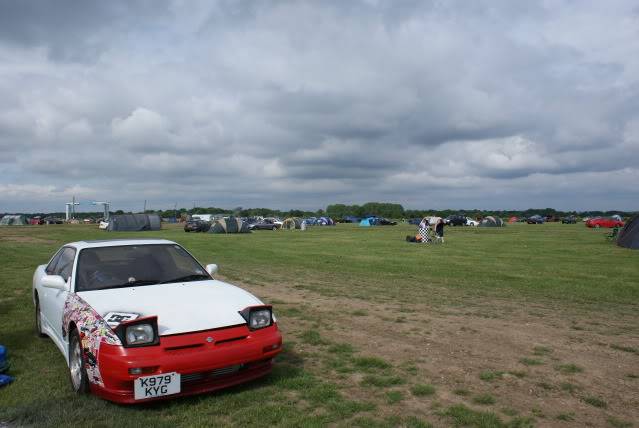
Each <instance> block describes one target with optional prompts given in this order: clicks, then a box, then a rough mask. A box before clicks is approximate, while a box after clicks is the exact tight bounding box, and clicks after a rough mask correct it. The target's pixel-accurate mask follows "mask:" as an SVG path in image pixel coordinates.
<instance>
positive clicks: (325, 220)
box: [317, 217, 335, 226]
mask: <svg viewBox="0 0 639 428" xmlns="http://www.w3.org/2000/svg"><path fill="white" fill-rule="evenodd" d="M317 225H318V226H334V225H335V222H333V219H332V218H330V217H320V218H318V219H317Z"/></svg>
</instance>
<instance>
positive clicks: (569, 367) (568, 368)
mask: <svg viewBox="0 0 639 428" xmlns="http://www.w3.org/2000/svg"><path fill="white" fill-rule="evenodd" d="M555 370H557V371H558V372H560V373H563V374H575V373H581V372H583V371H584V369H583V368H581V367H579V366H578V365H577V364H573V363H569V364H557V365H556V366H555Z"/></svg>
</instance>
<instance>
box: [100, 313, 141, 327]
mask: <svg viewBox="0 0 639 428" xmlns="http://www.w3.org/2000/svg"><path fill="white" fill-rule="evenodd" d="M139 316H140V314H134V313H128V312H109V313H108V314H106V315H105V316H104V317H103V318H104V321H106V323H107V324H108V325H109V327H111V328H115V327H117V326H118V325H120V324H121V323H123V322H126V321H132V320H134V319H136V318H138V317H139Z"/></svg>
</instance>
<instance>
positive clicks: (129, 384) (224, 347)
mask: <svg viewBox="0 0 639 428" xmlns="http://www.w3.org/2000/svg"><path fill="white" fill-rule="evenodd" d="M209 338H211V339H212V341H211V339H209ZM281 349H282V335H281V334H280V332H279V331H278V328H277V324H275V325H273V326H271V327H267V328H265V329H262V330H257V331H250V330H249V329H248V328H247V327H246V326H245V325H242V326H236V327H229V328H224V329H218V330H208V331H201V332H197V333H187V334H179V335H173V336H164V337H160V344H159V345H157V346H148V347H140V348H124V347H122V346H114V345H108V344H105V343H102V344H101V345H100V351H99V354H98V364H99V368H100V374H101V375H102V380H103V382H104V387H101V386H99V385H96V384H91V391H92V392H93V393H94V394H96V395H98V396H100V397H103V398H105V399H107V400H110V401H115V402H118V403H140V402H147V401H154V400H159V399H166V398H171V397H176V396H182V395H191V394H198V393H202V392H207V391H214V390H217V389H221V388H227V387H229V386H233V385H237V384H240V383H243V382H247V381H250V380H253V379H256V378H259V377H261V376H264V375H265V374H268V373H269V372H270V371H271V366H272V360H273V357H275V356H276V355H277V354H278V353H279V352H280V351H281ZM137 368H141V369H142V370H143V372H142V374H136V375H132V374H130V373H129V369H137ZM169 372H178V373H180V375H181V378H182V380H181V388H180V393H179V394H173V395H169V396H164V397H158V398H151V399H145V400H135V398H134V396H133V381H134V379H136V378H138V377H140V376H149V375H154V374H160V373H169Z"/></svg>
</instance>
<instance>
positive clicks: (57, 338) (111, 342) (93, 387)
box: [32, 239, 282, 403]
mask: <svg viewBox="0 0 639 428" xmlns="http://www.w3.org/2000/svg"><path fill="white" fill-rule="evenodd" d="M216 271H217V265H214V264H210V265H207V266H206V268H205V267H203V266H202V265H201V264H200V263H199V262H198V261H197V260H195V258H193V256H191V254H189V253H188V251H186V250H185V249H184V248H183V247H181V246H180V245H178V244H176V243H175V242H172V241H168V240H163V239H157V240H156V239H130V240H106V241H81V242H73V243H69V244H66V245H64V246H63V247H62V248H60V250H58V252H57V253H56V254H55V255H54V256H53V257H52V258H51V260H50V261H49V263H48V264H46V265H41V266H38V267H37V268H36V270H35V273H34V275H33V295H32V296H33V302H34V305H35V326H36V332H37V333H38V334H39V335H40V336H45V335H46V336H49V337H50V338H51V339H52V342H53V343H54V344H55V345H56V346H57V347H58V348H59V350H60V352H61V353H62V355H63V356H64V359H65V362H66V363H67V366H68V368H69V375H70V376H69V377H70V380H71V388H72V389H73V391H74V392H76V393H78V394H85V393H88V392H92V393H93V394H95V395H98V396H100V397H103V398H105V399H107V400H110V401H115V402H118V403H138V402H146V401H152V400H157V399H162V398H168V397H170V396H178V395H190V394H197V393H202V392H207V391H213V390H217V389H221V388H226V387H229V386H232V385H237V384H240V383H244V382H247V381H250V380H253V379H256V378H259V377H261V376H264V375H266V374H268V373H269V372H270V371H271V368H272V364H273V358H274V357H275V356H276V355H277V354H278V353H279V352H280V350H281V347H282V336H281V334H280V332H279V330H278V326H277V322H276V320H275V318H274V317H273V313H272V309H271V306H270V305H265V304H263V303H262V302H261V301H260V300H259V299H258V298H257V297H255V296H253V295H252V294H250V293H249V292H247V291H245V290H242V289H241V288H238V287H235V286H233V285H231V284H227V283H224V282H222V281H219V280H216V279H214V278H213V277H212V275H213V274H214V273H215V272H216Z"/></svg>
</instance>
